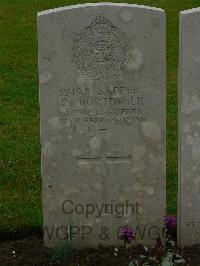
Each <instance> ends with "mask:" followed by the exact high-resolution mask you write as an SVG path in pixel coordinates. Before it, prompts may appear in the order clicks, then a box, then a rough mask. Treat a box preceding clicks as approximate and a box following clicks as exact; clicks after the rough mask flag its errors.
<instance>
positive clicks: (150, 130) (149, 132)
mask: <svg viewBox="0 0 200 266" xmlns="http://www.w3.org/2000/svg"><path fill="white" fill-rule="evenodd" d="M142 132H143V134H144V136H145V137H146V138H148V139H149V140H151V141H152V142H157V141H160V140H161V129H160V126H159V124H158V123H156V122H145V123H143V124H142Z"/></svg>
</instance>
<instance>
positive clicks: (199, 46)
mask: <svg viewBox="0 0 200 266" xmlns="http://www.w3.org/2000/svg"><path fill="white" fill-rule="evenodd" d="M179 123H180V124H179V143H180V144H179V148H180V149H179V154H180V156H179V224H178V239H179V244H180V245H184V246H185V245H193V244H200V8H197V9H192V10H187V11H183V12H181V13H180V65H179Z"/></svg>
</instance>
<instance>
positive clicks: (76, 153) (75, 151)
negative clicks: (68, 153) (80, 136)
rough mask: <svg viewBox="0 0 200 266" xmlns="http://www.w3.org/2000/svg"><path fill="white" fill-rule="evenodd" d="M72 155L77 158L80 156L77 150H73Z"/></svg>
mask: <svg viewBox="0 0 200 266" xmlns="http://www.w3.org/2000/svg"><path fill="white" fill-rule="evenodd" d="M72 154H73V155H74V156H75V157H77V156H79V155H80V154H81V151H80V150H79V149H74V150H73V151H72Z"/></svg>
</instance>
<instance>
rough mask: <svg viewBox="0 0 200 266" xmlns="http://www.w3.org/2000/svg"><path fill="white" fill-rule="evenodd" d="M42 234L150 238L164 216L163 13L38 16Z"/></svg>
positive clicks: (102, 10)
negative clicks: (132, 233) (124, 233)
mask: <svg viewBox="0 0 200 266" xmlns="http://www.w3.org/2000/svg"><path fill="white" fill-rule="evenodd" d="M38 36H39V75H40V111H41V146H42V176H43V212H44V240H45V243H46V245H48V246H54V245H57V243H58V242H60V241H62V240H69V241H72V243H73V244H74V245H75V246H97V245H98V244H104V245H117V244H122V243H123V241H122V240H120V239H119V238H118V231H120V230H119V228H120V226H123V225H126V224H128V225H129V226H130V227H132V228H133V230H136V239H137V240H136V241H140V242H142V243H145V244H147V245H148V244H151V243H153V242H154V240H155V238H157V237H158V236H159V235H160V233H161V231H162V224H163V222H162V219H163V216H164V215H165V133H166V132H165V119H166V117H165V13H164V11H163V10H161V9H157V8H151V7H145V6H137V5H128V4H111V3H98V4H85V5H77V6H69V7H63V8H58V9H53V10H47V11H44V12H40V13H39V14H38Z"/></svg>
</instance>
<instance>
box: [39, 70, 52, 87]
mask: <svg viewBox="0 0 200 266" xmlns="http://www.w3.org/2000/svg"><path fill="white" fill-rule="evenodd" d="M51 77H52V75H51V73H49V72H44V73H43V74H41V75H40V77H39V79H40V83H41V84H46V83H48V82H49V81H50V79H51Z"/></svg>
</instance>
